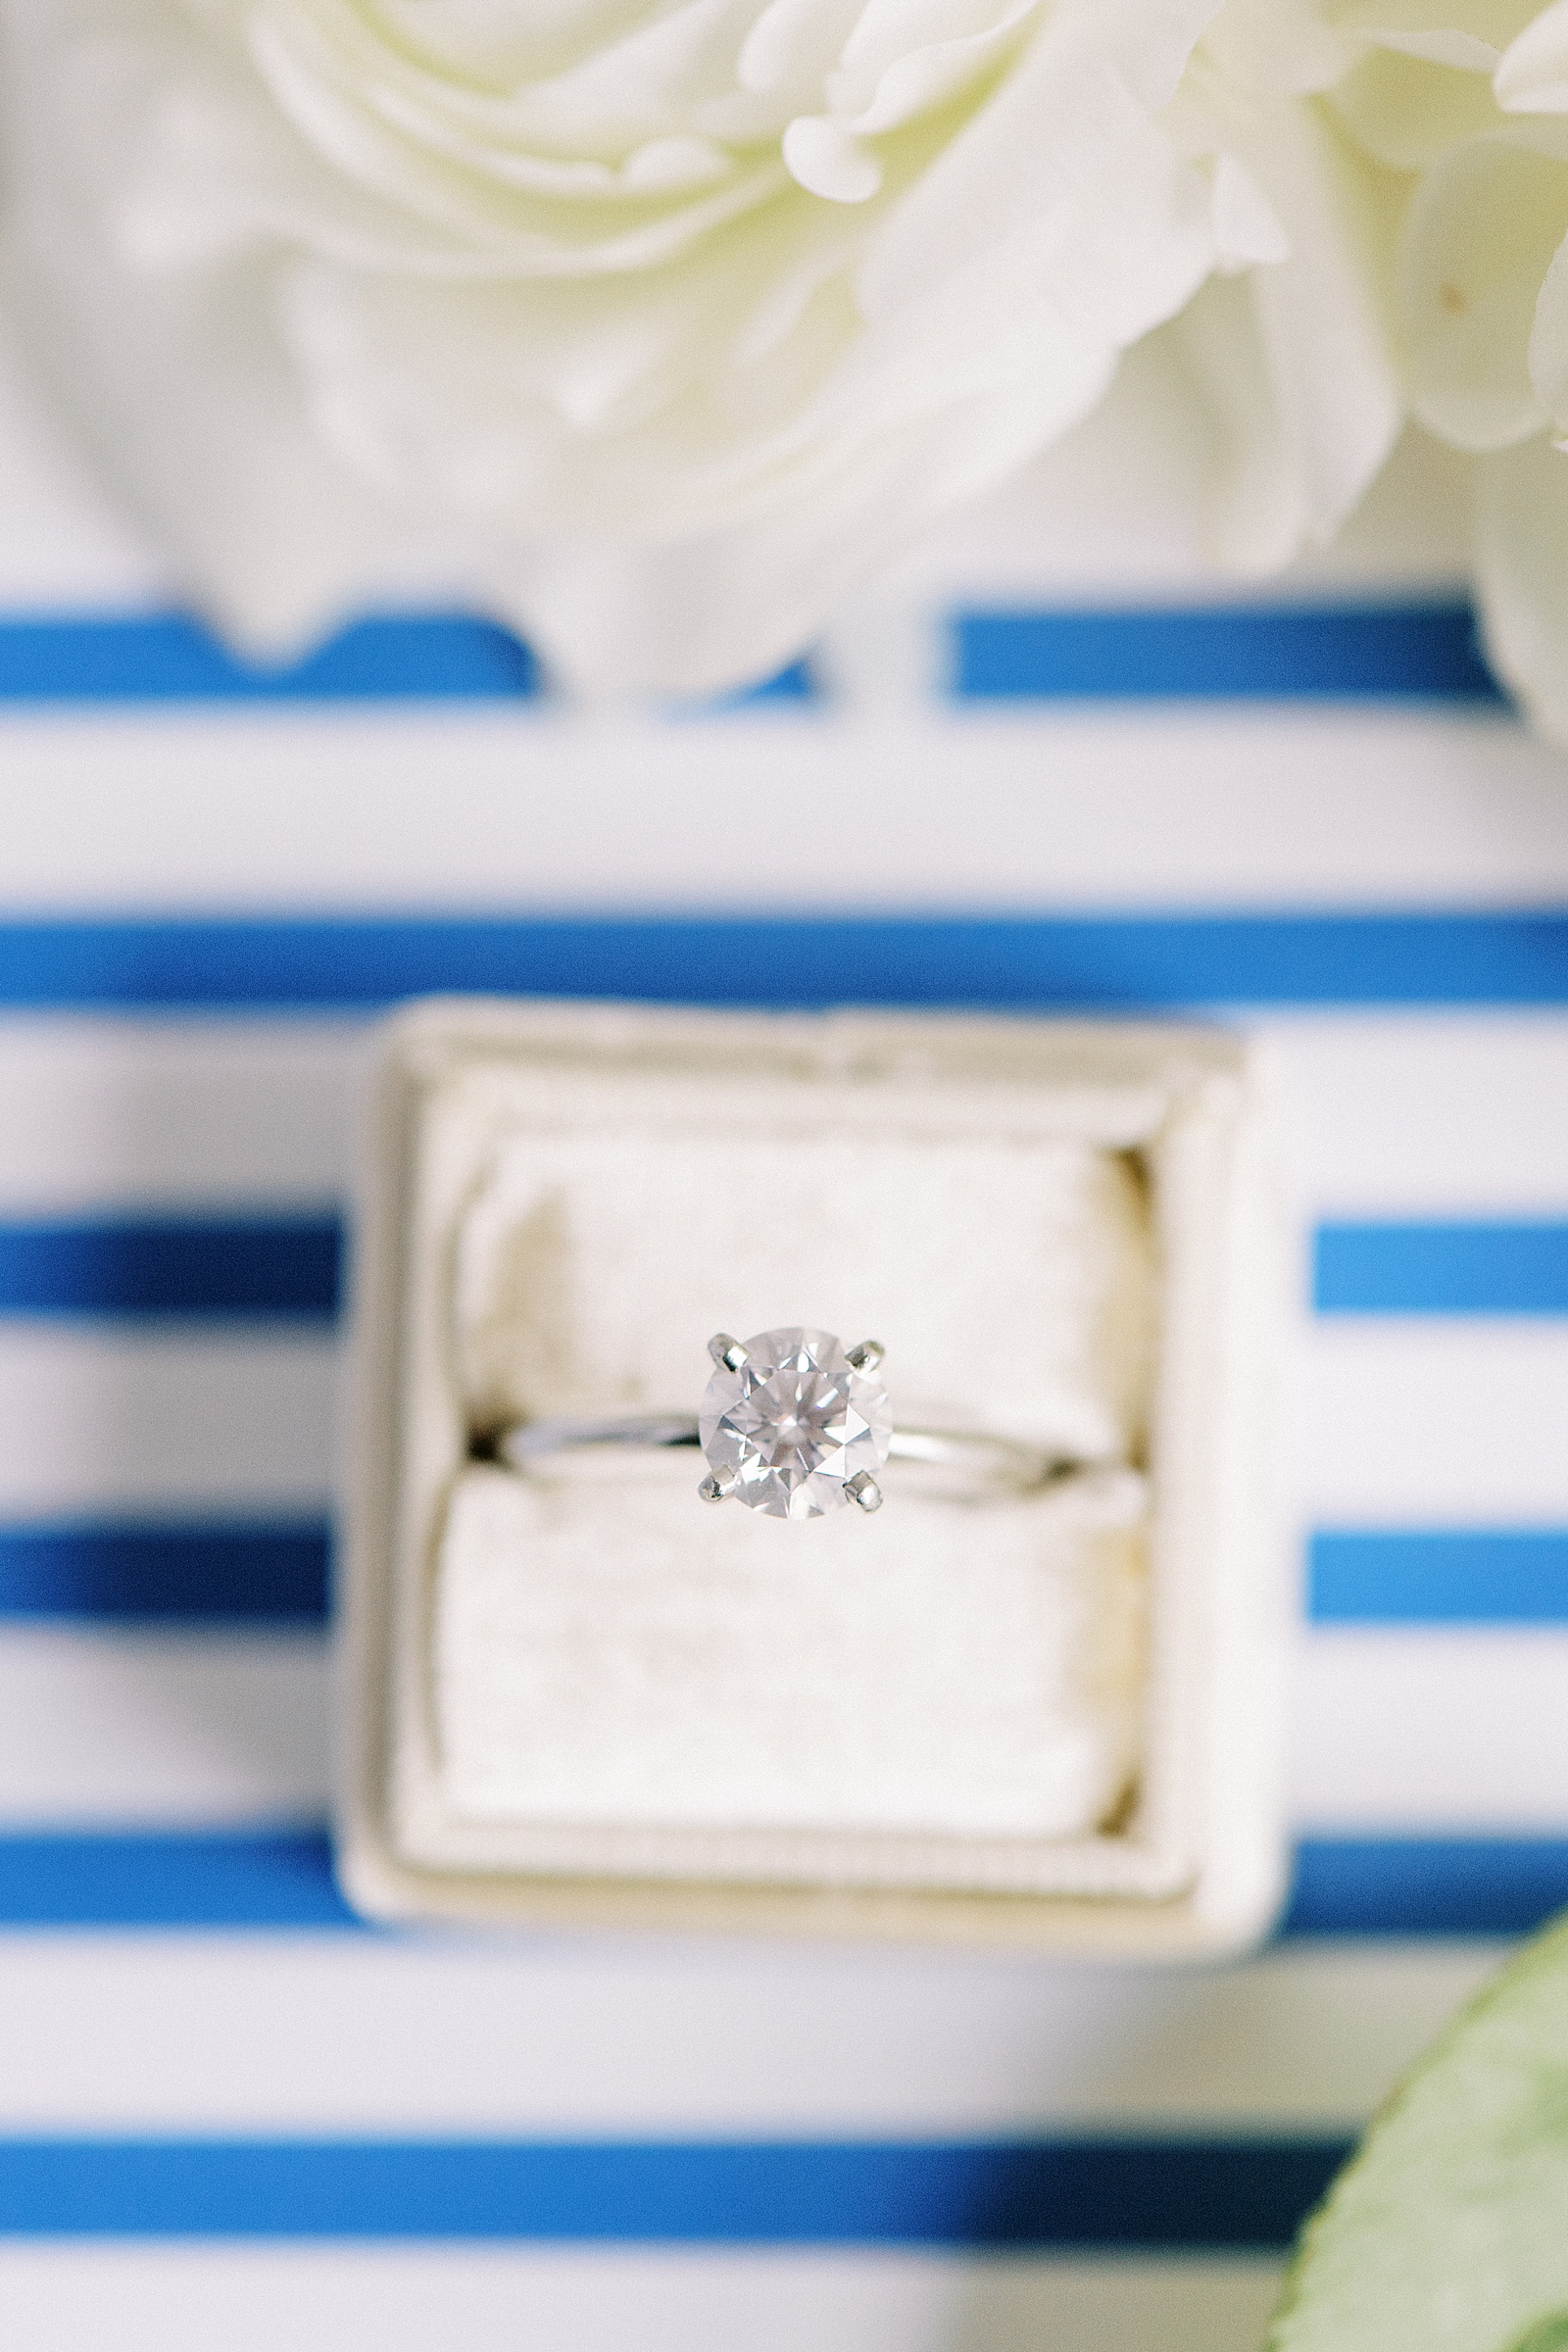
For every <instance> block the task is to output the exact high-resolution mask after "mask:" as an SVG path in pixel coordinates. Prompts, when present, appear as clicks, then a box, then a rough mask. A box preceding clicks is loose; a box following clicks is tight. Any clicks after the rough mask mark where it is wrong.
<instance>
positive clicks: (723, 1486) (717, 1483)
mask: <svg viewBox="0 0 1568 2352" xmlns="http://www.w3.org/2000/svg"><path fill="white" fill-rule="evenodd" d="M697 1492H698V1494H699V1495H701V1496H702V1498H703V1500H704V1501H705V1502H722V1501H723V1499H724V1497H725V1495H733V1494H734V1492H735V1481H734V1480H733V1479H732V1478H715V1477H714V1475H713V1473H712V1472H711V1471H710V1472H709V1474H708V1476H707V1477H706V1478H705V1479H704V1480H703V1482H702V1484H701V1486H700V1487H699V1488H698V1490H697Z"/></svg>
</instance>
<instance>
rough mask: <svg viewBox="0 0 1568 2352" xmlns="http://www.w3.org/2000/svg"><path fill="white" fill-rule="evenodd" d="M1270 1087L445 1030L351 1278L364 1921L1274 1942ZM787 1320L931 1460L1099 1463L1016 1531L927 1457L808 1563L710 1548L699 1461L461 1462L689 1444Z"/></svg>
mask: <svg viewBox="0 0 1568 2352" xmlns="http://www.w3.org/2000/svg"><path fill="white" fill-rule="evenodd" d="M1265 1091H1266V1090H1263V1089H1261V1088H1260V1087H1259V1085H1258V1083H1257V1078H1256V1073H1255V1071H1254V1070H1253V1069H1252V1067H1251V1066H1250V1062H1249V1059H1248V1056H1247V1055H1246V1054H1245V1053H1244V1052H1243V1050H1242V1049H1241V1048H1240V1047H1239V1046H1238V1045H1237V1044H1236V1042H1235V1041H1233V1040H1231V1039H1228V1038H1224V1037H1221V1036H1218V1035H1215V1034H1211V1033H1204V1032H1197V1031H1190V1030H1164V1031H1150V1030H1130V1029H1127V1028H1124V1027H1117V1026H1114V1025H1101V1026H1093V1025H1068V1024H1052V1023H1025V1022H1009V1021H954V1020H945V1019H926V1020H922V1019H917V1018H907V1017H906V1018H895V1019H888V1018H882V1017H878V1016H869V1015H843V1014H841V1015H837V1016H831V1017H828V1018H823V1019H818V1020H808V1019H796V1020H783V1021H780V1020H762V1019H758V1018H755V1017H752V1016H722V1015H698V1014H690V1013H681V1012H674V1011H669V1010H632V1009H628V1008H613V1007H583V1006H575V1007H561V1006H554V1007H548V1006H525V1005H509V1006H499V1005H460V1004H446V1005H435V1006H430V1007H425V1008H422V1009H420V1010H419V1011H417V1012H416V1013H414V1014H412V1015H405V1016H403V1018H402V1019H401V1020H400V1022H399V1023H398V1024H397V1025H396V1026H395V1027H394V1028H393V1029H392V1031H391V1032H390V1034H389V1037H388V1040H387V1042H386V1046H385V1051H384V1054H383V1062H382V1081H381V1089H380V1103H379V1113H378V1119H377V1124H376V1130H375V1135H374V1138H373V1142H372V1147H371V1151H370V1153H369V1164H368V1172H367V1184H366V1191H365V1199H364V1203H363V1218H362V1248H361V1252H360V1256H359V1272H358V1282H357V1291H358V1314H357V1326H358V1329H357V1350H356V1364H357V1370H356V1389H357V1399H358V1406H359V1423H360V1430H361V1441H360V1444H359V1446H358V1448H357V1452H358V1463H357V1470H356V1475H355V1479H354V1482H353V1492H352V1494H351V1495H350V1498H349V1501H350V1509H349V1522H350V1541H349V1547H348V1550H349V1567H348V1578H347V1593H346V1603H347V1606H346V1666H347V1707H348V1725H349V1740H348V1743H347V1763H348V1769H347V1774H346V1780H345V1789H344V1797H343V1807H342V1817H343V1818H342V1827H343V1840H342V1844H343V1855H344V1867H345V1871H346V1875H347V1879H348V1883H349V1885H350V1887H351V1889H352V1890H353V1891H354V1892H355V1893H356V1895H357V1896H358V1897H359V1898H360V1899H361V1900H362V1901H368V1903H369V1905H370V1906H371V1907H372V1908H377V1909H382V1910H386V1911H391V1912H397V1913H408V1912H414V1913H420V1914H442V1913H454V1914H459V1913H461V1914H470V1915H471V1914H473V1913H475V1912H479V1913H487V1914H490V1915H494V1916H502V1917H507V1916H512V1917H519V1916H531V1917H555V1918H567V1919H579V1918H583V1919H585V1918H590V1917H593V1918H600V1917H613V1918H615V1919H618V1920H624V1919H647V1920H649V1921H650V1922H653V1921H658V1922H662V1923H673V1924H684V1923H695V1922H698V1921H702V1922H711V1923H714V1924H719V1925H732V1926H737V1927H754V1928H755V1927H757V1926H760V1925H762V1926H772V1925H777V1926H783V1927H804V1926H810V1925H812V1924H818V1925H822V1924H831V1925H834V1926H846V1927H850V1928H863V1929H867V1930H871V1931H877V1930H881V1931H884V1932H897V1933H915V1934H919V1933H922V1932H928V1933H932V1934H939V1935H943V1936H951V1935H954V1934H959V1935H966V1934H967V1935H976V1936H996V1935H999V1934H1000V1935H1004V1936H1010V1937H1014V1938H1018V1937H1021V1938H1022V1939H1024V1940H1027V1941H1033V1942H1037V1943H1044V1944H1047V1945H1050V1944H1052V1943H1054V1942H1064V1943H1067V1944H1071V1945H1073V1946H1075V1947H1076V1948H1083V1947H1084V1946H1085V1945H1086V1944H1087V1945H1088V1946H1089V1947H1091V1948H1094V1947H1096V1946H1097V1945H1100V1946H1104V1947H1105V1948H1125V1949H1134V1950H1136V1949H1140V1948H1147V1949H1162V1948H1189V1947H1191V1948H1217V1947H1218V1946H1220V1945H1223V1944H1224V1943H1225V1942H1227V1941H1232V1942H1234V1941H1236V1940H1239V1939H1240V1938H1242V1937H1244V1936H1247V1935H1250V1934H1252V1933H1254V1932H1255V1931H1256V1929H1257V1928H1258V1927H1259V1926H1260V1925H1261V1924H1262V1922H1263V1919H1264V1918H1265V1916H1266V1913H1267V1910H1268V1908H1269V1906H1270V1904H1271V1903H1272V1901H1273V1900H1274V1899H1275V1896H1276V1894H1277V1889H1278V1883H1279V1871H1280V1828H1279V1819H1278V1770H1277V1747H1278V1731H1279V1724H1278V1707H1277V1702H1274V1701H1272V1700H1271V1698H1270V1696H1269V1694H1270V1693H1271V1691H1272V1690H1273V1688H1274V1683H1275V1681H1276V1680H1277V1669H1278V1654H1279V1646H1280V1631H1281V1629H1280V1621H1279V1620H1280V1611H1279V1572H1278V1544H1277V1539H1276V1535H1275V1530H1274V1526H1273V1522H1272V1518H1271V1514H1270V1507H1269V1499H1268V1459H1267V1457H1268V1453H1269V1448H1270V1442H1271V1441H1270V1432H1269V1426H1268V1412H1267V1396H1268V1384H1267V1381H1266V1380H1265V1379H1263V1378H1261V1377H1260V1373H1261V1371H1262V1370H1264V1369H1265V1368H1266V1359H1267V1358H1268V1357H1269V1355H1270V1354H1271V1352H1272V1350H1273V1349H1274V1348H1275V1347H1276V1346H1277V1339H1278V1318H1277V1315H1276V1316H1275V1317H1274V1318H1273V1320H1272V1322H1271V1316H1270V1309H1271V1304H1272V1301H1273V1299H1274V1297H1275V1295H1276V1291H1277V1284H1276V1283H1275V1282H1274V1281H1273V1275H1274V1272H1275V1264H1274V1263H1272V1262H1271V1258H1270V1251H1271V1250H1275V1251H1276V1253H1277V1226H1276V1225H1275V1224H1274V1222H1273V1221H1272V1202H1271V1200H1270V1198H1269V1188H1268V1163H1269V1152H1268V1148H1267V1144H1268V1120H1267V1116H1266V1109H1265V1103H1264V1096H1265ZM789 1322H806V1323H809V1324H811V1325H814V1326H816V1327H819V1328H825V1329H828V1330H832V1331H835V1332H837V1333H838V1334H839V1335H840V1337H841V1338H843V1339H844V1340H845V1341H846V1342H847V1343H849V1342H853V1341H854V1340H857V1339H859V1338H864V1337H868V1336H874V1337H876V1338H877V1339H879V1340H881V1341H882V1342H883V1343H884V1344H885V1346H886V1348H887V1350H888V1353H887V1361H886V1365H885V1367H884V1376H885V1378H886V1380H887V1384H888V1387H889V1390H890V1393H891V1395H892V1397H893V1401H894V1407H895V1414H896V1418H897V1419H898V1420H899V1421H900V1422H902V1423H904V1424H906V1425H908V1424H914V1423H920V1422H926V1423H931V1424H935V1425H940V1426H946V1427H957V1428H977V1429H991V1430H996V1431H999V1432H1002V1433H1005V1434H1006V1435H1009V1436H1013V1437H1017V1438H1020V1439H1024V1440H1026V1441H1029V1442H1031V1443H1036V1444H1040V1445H1042V1446H1049V1447H1051V1448H1060V1449H1063V1450H1067V1451H1070V1452H1072V1453H1073V1454H1075V1455H1077V1456H1079V1457H1081V1458H1083V1459H1084V1460H1085V1461H1086V1462H1087V1463H1088V1464H1089V1465H1090V1468H1089V1469H1088V1471H1087V1472H1086V1474H1085V1475H1084V1476H1083V1477H1081V1478H1079V1479H1076V1480H1073V1481H1070V1482H1068V1483H1066V1484H1064V1485H1063V1486H1061V1487H1058V1488H1055V1489H1052V1490H1048V1491H1046V1492H1045V1493H1043V1494H1040V1495H1034V1496H1030V1497H1022V1498H1020V1497H1018V1496H1016V1495H998V1494H996V1493H994V1492H993V1493H989V1494H986V1493H976V1492H964V1491H962V1490H957V1491H956V1490H955V1489H954V1487H953V1485H952V1482H951V1480H950V1481H948V1482H946V1483H945V1482H944V1481H943V1480H942V1479H941V1478H940V1477H935V1476H933V1475H931V1474H929V1473H926V1472H923V1471H922V1470H921V1469H920V1468H919V1467H917V1466H915V1465H907V1464H900V1463H893V1464H890V1465H889V1468H888V1471H887V1473H886V1476H885V1480H884V1484H885V1489H886V1494H887V1504H886V1507H885V1508H884V1509H883V1510H882V1511H881V1512H880V1513H878V1514H877V1515H876V1516H875V1517H866V1516H865V1515H863V1514H861V1513H858V1512H856V1511H854V1510H845V1511H842V1512H839V1513H836V1514H834V1515H832V1516H831V1517H830V1518H828V1519H824V1520H821V1521H817V1522H812V1523H809V1524H804V1525H803V1524H797V1523H790V1522H781V1521H776V1520H770V1519H765V1518H763V1517H762V1516H761V1515H760V1514H754V1513H751V1512H748V1511H747V1510H745V1509H744V1508H743V1507H742V1506H740V1505H738V1504H726V1505H724V1506H722V1507H719V1508H715V1509H706V1508H704V1506H703V1505H702V1504H701V1503H700V1502H699V1501H698V1500H697V1498H696V1494H695V1489H696V1484H697V1480H698V1477H699V1475H700V1473H701V1470H702V1468H703V1465H702V1462H701V1459H700V1457H699V1456H698V1455H696V1454H695V1453H693V1452H688V1451H679V1450H677V1451H673V1452H669V1453H656V1452H653V1451H651V1450H648V1449H626V1450H623V1451H621V1452H618V1453H616V1454H614V1455H613V1456H606V1455H603V1454H589V1453H584V1454H576V1455H570V1454H560V1455H556V1456H554V1457H550V1458H549V1459H548V1460H547V1461H545V1462H542V1463H541V1464H539V1465H538V1466H537V1467H536V1468H535V1469H534V1470H532V1471H530V1473H529V1474H528V1475H527V1477H526V1478H523V1477H519V1476H518V1475H516V1474H515V1473H514V1472H511V1471H508V1470H503V1469H499V1468H497V1467H496V1466H494V1465H493V1464H491V1463H487V1462H475V1461H471V1460H469V1459H468V1458H467V1457H468V1437H469V1432H470V1431H471V1430H472V1429H474V1428H475V1427H479V1428H484V1427H493V1426H494V1425H495V1424H496V1423H497V1422H499V1421H504V1420H507V1419H513V1418H531V1417H535V1416H541V1415H543V1416H549V1415H554V1414H567V1415H569V1414H593V1415H601V1414H606V1413H616V1412H648V1411H658V1410H670V1409H672V1410H676V1411H681V1410H687V1411H689V1410H691V1409H693V1408H694V1406H695V1404H696V1401H697V1397H698V1396H699V1395H700V1393H701V1390H702V1387H703V1385H704V1383H705V1381H706V1379H707V1377H708V1374H709V1371H710V1370H711V1365H710V1364H709V1361H708V1358H707V1355H706V1350H705V1343H706V1341H707V1338H708V1336H709V1334H710V1333H711V1332H712V1331H714V1330H717V1329H720V1328H722V1329H727V1330H730V1331H735V1332H739V1333H741V1334H743V1335H744V1334H746V1333H749V1332H751V1331H754V1330H760V1329H763V1328H766V1327H768V1326H770V1325H774V1324H779V1323H789ZM1233 1591H1234V1595H1235V1597H1234V1599H1231V1598H1227V1597H1226V1595H1228V1594H1230V1593H1232V1592H1233ZM1216 1611H1218V1615H1216ZM1216 1774H1218V1775H1219V1776H1220V1780H1222V1781H1223V1783H1224V1786H1223V1787H1221V1786H1220V1785H1219V1782H1218V1781H1217V1780H1216ZM1216 1841H1217V1842H1216ZM824 1904H827V1905H828V1906H829V1908H830V1911H831V1918H830V1919H829V1917H828V1913H827V1912H825V1911H824V1908H823V1906H824Z"/></svg>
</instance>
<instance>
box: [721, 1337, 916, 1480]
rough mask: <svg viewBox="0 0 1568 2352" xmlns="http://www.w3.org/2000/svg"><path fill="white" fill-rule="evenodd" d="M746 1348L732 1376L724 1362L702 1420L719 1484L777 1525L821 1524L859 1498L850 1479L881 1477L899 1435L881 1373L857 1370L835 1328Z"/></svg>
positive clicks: (761, 1340) (758, 1342)
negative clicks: (804, 1521)
mask: <svg viewBox="0 0 1568 2352" xmlns="http://www.w3.org/2000/svg"><path fill="white" fill-rule="evenodd" d="M744 1347H745V1354H744V1356H743V1357H742V1360H741V1362H740V1363H739V1365H737V1366H736V1368H735V1369H734V1370H733V1371H732V1370H730V1369H729V1367H728V1366H727V1365H724V1364H720V1366H719V1368H718V1370H717V1371H716V1372H715V1373H714V1375H713V1377H712V1379H711V1381H710V1382H709V1384H708V1387H707V1389H706V1390H705V1392H704V1395H703V1402H702V1408H701V1411H700V1412H699V1415H698V1431H699V1434H700V1435H701V1438H702V1441H703V1451H704V1453H706V1454H707V1456H708V1461H709V1466H710V1468H711V1471H712V1473H713V1477H714V1479H715V1480H716V1481H717V1482H718V1483H719V1484H720V1485H721V1486H722V1487H723V1488H724V1489H725V1490H726V1491H727V1492H728V1493H729V1494H731V1495H734V1497H735V1499H736V1500H737V1501H738V1502H744V1503H746V1504H747V1505H749V1507H750V1508H751V1509H752V1510H754V1511H765V1512H767V1513H768V1515H769V1517H771V1518H774V1519H819V1518H820V1517H821V1516H822V1514H823V1512H824V1511H836V1510H838V1509H839V1508H840V1506H841V1505H842V1504H844V1503H846V1502H849V1501H852V1500H854V1499H855V1497H854V1496H853V1495H850V1494H849V1493H847V1492H846V1489H847V1487H848V1485H849V1482H850V1481H852V1480H854V1479H857V1478H858V1477H859V1475H860V1473H861V1472H867V1473H869V1474H870V1475H871V1477H872V1478H873V1479H874V1477H875V1474H876V1472H877V1471H878V1470H880V1469H881V1467H882V1465H883V1463H884V1462H885V1461H886V1460H887V1458H888V1446H889V1443H890V1441H891V1439H892V1436H893V1414H892V1409H891V1407H890V1406H889V1404H888V1393H887V1391H886V1389H885V1388H884V1387H883V1386H882V1383H881V1381H880V1380H879V1379H877V1377H876V1374H875V1370H874V1368H868V1369H867V1370H865V1371H858V1370H857V1368H856V1367H855V1365H854V1364H853V1363H852V1362H851V1361H850V1358H849V1356H848V1355H847V1354H846V1353H845V1351H844V1349H843V1348H842V1347H841V1346H840V1344H839V1342H838V1341H837V1340H836V1339H835V1338H834V1336H833V1334H832V1333H831V1332H830V1331H800V1330H796V1329H790V1330H785V1331H761V1332H759V1333H758V1335H757V1337H756V1339H755V1340H747V1341H746V1342H745V1343H744ZM857 1352H858V1350H857ZM875 1360H876V1362H878V1363H879V1362H880V1361H881V1356H880V1351H879V1352H878V1354H877V1356H876V1359H875ZM706 1484H707V1482H706V1481H705V1490H706Z"/></svg>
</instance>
